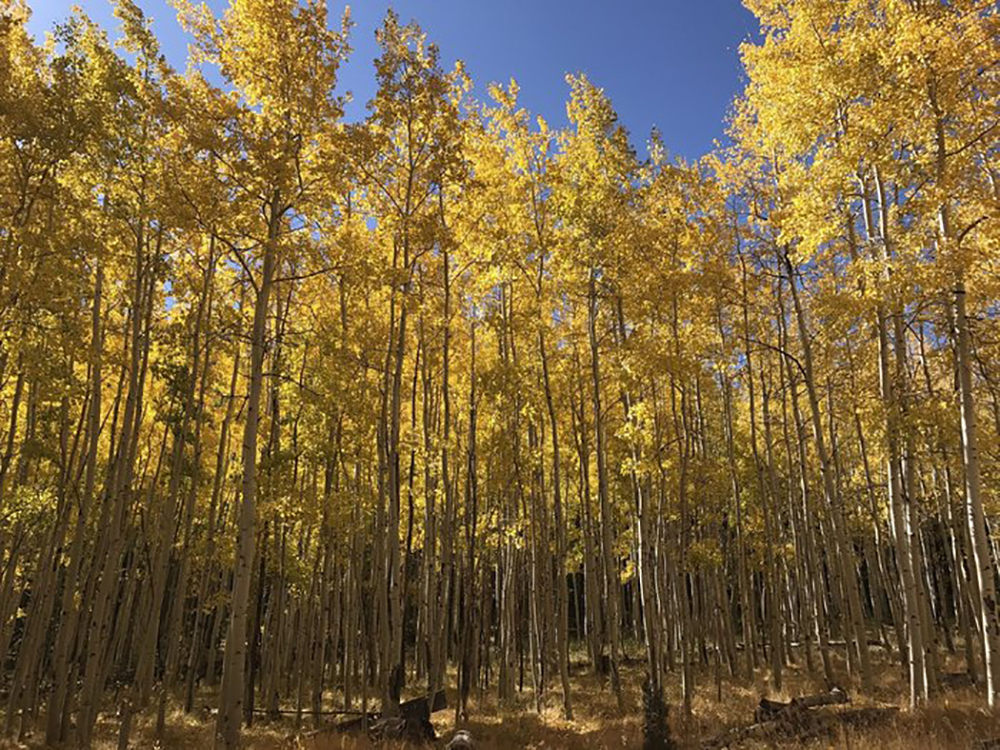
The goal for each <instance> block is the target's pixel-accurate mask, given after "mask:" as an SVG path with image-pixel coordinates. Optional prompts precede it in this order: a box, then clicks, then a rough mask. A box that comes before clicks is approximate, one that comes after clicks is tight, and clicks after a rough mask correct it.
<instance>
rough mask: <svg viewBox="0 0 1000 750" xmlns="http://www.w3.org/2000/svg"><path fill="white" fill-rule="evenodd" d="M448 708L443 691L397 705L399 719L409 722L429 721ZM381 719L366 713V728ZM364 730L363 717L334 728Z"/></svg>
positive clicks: (339, 729) (377, 713)
mask: <svg viewBox="0 0 1000 750" xmlns="http://www.w3.org/2000/svg"><path fill="white" fill-rule="evenodd" d="M446 708H448V699H447V696H446V695H445V692H444V690H438V691H437V692H436V693H434V695H421V696H418V697H416V698H411V699H410V700H408V701H403V702H402V703H400V704H399V718H401V719H403V720H409V721H410V722H419V721H422V720H426V721H428V722H429V721H430V716H431V714H433V713H434V712H436V711H443V710H444V709H446ZM380 718H381V714H380V713H379V712H377V711H370V712H369V713H368V722H367V723H368V726H373V725H374V724H375V722H377V721H378V720H379V719H380ZM364 728H365V717H364V715H362V716H359V717H358V718H356V719H351V720H349V721H342V722H340V723H339V724H337V725H335V726H334V730H335V731H337V732H360V731H362V730H363V729H364Z"/></svg>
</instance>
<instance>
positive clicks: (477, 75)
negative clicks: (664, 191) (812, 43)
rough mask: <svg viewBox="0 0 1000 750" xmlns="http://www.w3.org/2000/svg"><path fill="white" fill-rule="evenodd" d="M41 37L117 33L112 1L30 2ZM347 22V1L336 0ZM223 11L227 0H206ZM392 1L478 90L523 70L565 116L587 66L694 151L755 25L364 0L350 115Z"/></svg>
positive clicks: (163, 30)
mask: <svg viewBox="0 0 1000 750" xmlns="http://www.w3.org/2000/svg"><path fill="white" fill-rule="evenodd" d="M28 3H29V5H30V7H31V8H32V11H33V16H32V19H31V21H30V24H29V26H30V29H31V31H32V32H33V33H34V34H35V35H36V37H37V38H38V39H41V36H42V34H43V33H44V32H45V31H46V30H48V29H50V28H51V27H52V24H53V22H54V21H58V20H61V19H63V18H65V17H66V16H67V15H68V14H69V9H70V7H71V5H73V4H77V5H80V6H81V7H83V8H84V10H85V11H86V12H87V13H88V14H89V15H90V16H91V17H92V18H93V19H94V20H96V21H97V22H99V23H100V24H102V25H103V26H104V27H105V28H107V29H108V30H109V32H110V33H111V35H112V36H114V35H115V28H116V27H115V18H114V17H113V15H112V12H111V5H110V2H109V0H76V2H75V3H73V2H71V0H28ZM137 3H138V5H139V6H140V7H141V8H142V9H143V10H144V12H146V14H147V15H148V16H150V17H152V18H153V21H154V29H155V31H156V33H157V35H158V37H159V38H160V42H161V44H162V45H163V49H164V52H165V53H166V55H167V57H168V59H169V60H170V62H171V63H172V64H173V65H174V66H175V67H178V68H179V69H182V70H183V68H184V65H185V55H186V49H187V46H186V45H187V37H186V36H185V35H184V34H183V32H182V31H181V29H180V27H179V26H178V25H177V22H176V16H175V13H174V11H173V9H172V8H171V7H170V6H169V4H168V2H167V0H137ZM329 3H330V15H331V20H332V21H333V22H334V23H339V15H340V13H341V11H342V8H343V5H342V4H340V3H338V2H337V0H329ZM208 5H209V6H210V7H211V8H213V10H215V11H216V12H221V11H222V9H223V8H225V7H226V5H228V0H208ZM390 5H392V6H393V7H395V8H396V10H397V11H398V13H399V15H400V17H401V19H402V20H403V21H408V20H411V19H413V20H416V21H417V22H418V23H420V25H421V26H422V27H423V28H424V30H425V31H426V32H427V34H428V37H429V38H430V40H431V41H434V42H436V43H437V44H438V46H439V47H440V49H441V57H442V61H443V63H444V64H445V65H447V66H448V67H450V66H451V64H452V63H453V61H454V60H455V59H461V60H463V61H464V62H465V64H466V67H467V69H468V71H469V73H470V75H471V76H472V78H473V80H474V81H475V83H476V92H477V95H479V96H480V98H482V97H484V96H485V88H484V87H485V86H486V85H487V84H488V83H490V82H493V81H498V82H506V81H507V80H508V79H510V78H511V77H514V78H516V79H517V81H518V84H519V85H520V87H521V103H522V105H523V106H525V107H527V108H528V109H529V110H530V111H532V112H533V113H537V114H541V115H542V116H543V117H545V118H546V119H547V120H548V121H549V122H550V123H551V124H553V125H561V124H563V123H564V122H565V120H566V114H565V112H566V110H565V101H566V96H567V87H566V83H565V80H564V76H565V74H566V73H567V72H584V73H586V74H587V75H588V76H589V77H590V79H591V80H592V81H593V82H594V83H596V84H597V85H599V86H602V87H603V88H604V89H605V91H606V92H607V93H608V94H609V95H610V97H611V100H612V102H613V103H614V105H615V108H616V109H617V110H618V113H619V115H620V117H621V119H622V121H623V122H624V124H625V126H626V127H627V128H628V129H629V130H630V131H631V133H632V138H633V141H634V142H635V143H636V145H637V146H639V147H642V145H643V144H644V143H645V141H646V137H647V136H648V134H649V131H650V129H651V128H652V127H653V126H654V125H655V126H657V127H659V128H660V130H661V131H662V132H663V136H664V141H665V142H666V145H667V148H668V149H669V150H670V152H671V153H673V154H676V155H679V156H683V157H686V158H689V159H692V158H696V157H698V156H701V155H702V154H704V153H706V152H707V151H709V150H711V148H712V143H713V141H714V140H715V139H718V138H721V137H722V135H723V128H724V124H723V118H724V117H725V114H726V111H727V108H728V106H729V103H730V101H731V100H732V98H733V96H734V94H736V93H737V91H739V89H740V88H741V86H742V83H741V73H740V65H739V57H738V47H739V44H740V42H741V41H743V40H745V39H747V38H749V37H751V36H752V35H753V34H755V32H756V28H757V27H756V22H755V20H754V18H753V16H752V15H751V14H750V13H749V12H748V11H747V10H746V9H745V8H743V6H742V5H741V4H740V2H739V0H617V1H612V0H576V1H575V2H574V0H396V2H394V3H389V2H386V0H358V2H355V3H353V4H352V7H351V11H352V16H353V18H354V21H355V23H356V26H355V27H354V29H353V32H352V40H351V42H352V46H353V47H354V54H353V55H352V57H351V60H350V62H349V63H348V64H347V66H346V67H345V68H344V70H343V71H342V73H341V77H340V82H341V89H342V90H344V91H347V90H349V91H351V92H353V94H354V102H353V104H352V105H351V106H350V108H349V109H348V116H349V117H352V118H357V117H359V116H361V115H363V113H364V103H365V101H367V100H368V98H369V97H370V96H371V94H372V92H373V89H374V76H373V72H372V64H371V63H372V60H373V59H374V58H375V56H376V54H377V49H376V45H375V39H374V31H375V28H376V27H377V26H378V24H379V21H380V20H381V18H382V16H383V15H384V13H385V10H386V8H387V7H389V6H390Z"/></svg>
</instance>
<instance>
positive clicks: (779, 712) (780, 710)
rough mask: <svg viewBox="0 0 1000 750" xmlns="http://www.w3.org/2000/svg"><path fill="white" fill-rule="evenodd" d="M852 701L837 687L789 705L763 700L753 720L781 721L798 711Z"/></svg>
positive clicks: (802, 698) (794, 699)
mask: <svg viewBox="0 0 1000 750" xmlns="http://www.w3.org/2000/svg"><path fill="white" fill-rule="evenodd" d="M850 700H851V699H850V698H849V697H848V696H847V693H846V692H844V691H843V690H842V689H841V688H837V687H835V688H834V689H833V690H831V691H830V692H828V693H819V694H818V695H803V696H802V697H800V698H793V699H792V700H791V701H789V702H787V703H785V702H782V701H773V700H770V699H768V698H761V699H760V703H758V704H757V710H756V711H754V714H753V718H754V721H755V722H757V723H761V722H765V721H777V720H779V719H783V718H788V717H789V716H791V715H792V713H794V712H796V711H804V710H807V709H810V708H817V707H819V706H832V705H836V704H839V703H849V702H850Z"/></svg>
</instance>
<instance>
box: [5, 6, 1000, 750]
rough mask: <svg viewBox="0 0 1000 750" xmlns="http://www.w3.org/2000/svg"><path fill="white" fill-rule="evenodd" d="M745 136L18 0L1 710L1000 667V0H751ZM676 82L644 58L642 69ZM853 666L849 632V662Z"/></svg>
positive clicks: (227, 731) (416, 62)
mask: <svg viewBox="0 0 1000 750" xmlns="http://www.w3.org/2000/svg"><path fill="white" fill-rule="evenodd" d="M745 3H746V5H747V6H748V7H749V8H750V10H752V11H753V13H754V14H755V15H756V16H757V17H758V18H759V20H760V24H761V33H760V38H759V41H757V42H747V43H745V44H744V45H743V47H742V48H741V57H742V61H743V65H744V69H745V78H746V87H745V91H744V92H743V93H742V94H741V95H740V96H739V97H738V98H737V100H736V101H735V103H734V104H733V107H732V110H731V117H730V120H729V124H728V139H727V143H726V144H724V145H720V146H719V147H718V149H717V150H716V151H715V152H714V153H712V154H710V155H708V156H706V157H704V158H702V159H700V160H698V161H697V162H693V163H687V162H685V161H683V160H681V159H676V158H672V157H670V156H668V153H667V144H665V143H664V142H663V139H662V138H661V136H660V134H658V133H653V134H651V136H650V137H649V138H648V142H647V143H646V144H645V146H644V147H643V148H642V149H641V150H640V149H636V148H635V147H634V145H633V144H634V142H635V141H634V139H633V138H632V137H631V136H630V135H629V133H628V132H627V131H626V129H625V128H624V126H623V125H622V124H621V123H620V122H619V120H618V118H617V115H616V113H615V110H614V108H613V106H612V103H611V100H610V98H609V97H608V95H607V94H606V93H605V92H604V91H603V90H602V89H600V88H599V87H597V86H596V85H595V84H594V83H593V82H591V81H589V80H588V79H587V78H586V77H585V76H578V75H571V76H568V77H567V83H568V103H567V105H566V111H567V125H566V126H565V127H562V128H553V127H550V126H549V125H548V124H547V123H546V122H545V121H544V120H542V119H541V118H537V117H534V116H532V115H531V114H530V113H528V112H526V111H525V110H524V109H523V108H522V107H521V106H520V105H519V103H518V87H517V84H516V83H515V82H513V81H511V82H510V83H509V84H507V85H494V86H491V87H490V88H489V90H488V97H486V99H487V101H485V102H483V101H479V100H477V98H476V96H475V92H474V89H473V86H472V82H471V81H470V78H469V76H468V75H467V73H466V71H465V69H464V68H463V67H462V65H461V64H459V65H456V66H455V67H454V68H453V69H451V70H448V69H446V68H445V67H444V66H443V65H442V62H441V60H440V57H439V52H438V49H437V48H436V47H435V46H434V45H433V44H432V43H430V42H429V41H428V40H427V39H426V38H425V35H424V34H423V32H422V31H421V30H420V28H419V27H418V26H416V25H415V24H413V23H410V24H404V23H402V22H401V20H400V19H399V18H398V17H397V16H396V15H395V14H393V13H391V12H390V13H389V14H388V15H387V16H386V18H385V20H384V22H383V23H382V25H381V27H380V28H379V30H378V32H377V39H378V44H379V47H380V56H379V57H378V59H377V60H376V61H375V75H376V79H377V92H376V93H375V95H374V97H373V98H372V100H371V101H370V102H369V103H368V110H367V112H368V114H367V116H366V117H364V118H363V119H362V120H360V121H357V122H348V121H346V120H345V118H344V116H343V109H344V104H345V101H344V98H343V93H342V92H341V91H340V90H339V89H338V85H337V74H338V69H339V67H340V65H341V64H342V63H343V62H344V60H345V59H346V58H347V56H348V55H349V54H350V52H351V50H350V33H351V26H352V25H351V21H350V17H349V14H348V13H346V12H345V14H344V16H343V18H342V19H341V20H337V19H336V18H330V17H328V11H327V7H326V3H325V1H324V0H232V4H231V6H230V7H229V9H228V10H226V11H225V13H224V14H223V15H221V16H220V17H215V16H214V15H213V14H212V13H211V12H210V11H208V10H207V9H206V8H205V7H204V6H195V5H192V4H189V3H188V2H187V0H174V5H175V7H176V8H177V12H178V16H179V19H180V21H181V24H182V26H183V27H184V28H185V29H186V31H187V32H188V33H189V35H190V40H191V45H192V46H191V50H192V51H191V58H190V60H189V63H190V64H189V65H188V68H187V72H185V73H180V72H178V71H177V70H174V69H173V68H171V67H170V66H169V65H168V64H167V62H166V60H165V58H164V57H163V55H162V53H161V50H160V47H159V44H158V40H157V39H156V38H155V36H154V35H153V33H152V32H151V29H150V24H149V22H148V20H147V19H146V18H145V17H144V15H143V13H142V11H141V10H140V8H139V6H138V5H137V4H136V2H135V1H134V0H115V14H116V17H117V18H118V20H119V21H120V30H119V32H120V33H119V34H118V37H119V38H118V41H117V42H116V43H112V42H111V41H109V39H108V36H107V34H106V32H105V31H104V30H103V29H102V28H100V27H99V26H97V25H96V24H95V23H93V22H92V21H91V20H90V19H88V17H87V16H86V15H85V14H83V13H82V12H81V11H73V12H69V16H68V18H67V19H66V21H65V22H64V23H62V24H60V25H58V26H57V27H55V28H54V29H53V30H52V32H51V35H50V37H49V39H47V40H42V41H37V40H34V39H33V38H32V37H31V36H30V35H29V33H28V32H27V30H26V22H27V18H28V16H29V13H30V11H29V9H28V7H27V6H26V5H25V4H24V2H23V0H0V699H2V701H0V702H2V706H0V717H2V722H3V725H2V727H0V732H2V733H5V734H6V735H8V736H14V737H21V738H24V737H26V736H28V735H30V734H35V735H39V734H41V735H43V736H44V737H45V741H46V742H47V743H57V742H73V743H75V744H76V745H78V746H81V747H88V746H89V745H90V744H91V742H92V738H93V731H94V726H95V722H96V721H97V718H98V715H99V714H100V713H101V712H106V711H108V710H110V706H111V704H112V703H114V706H115V707H116V708H117V710H119V713H120V717H121V718H120V726H121V729H120V732H121V738H122V742H123V743H125V744H123V745H121V746H122V747H124V746H125V745H127V743H128V739H129V734H130V732H131V731H132V730H131V727H132V723H133V717H134V716H135V715H136V714H138V713H139V712H152V713H153V714H155V715H157V716H158V726H159V729H160V730H162V729H163V726H164V723H165V722H166V721H167V717H168V715H169V714H170V711H171V710H174V709H176V708H177V707H181V708H183V709H184V710H186V711H190V710H191V709H192V708H193V706H194V705H195V703H196V701H197V699H198V695H199V691H204V690H207V689H212V690H217V693H213V694H217V695H218V713H217V719H216V721H217V724H216V736H217V745H218V746H219V747H227V748H233V747H236V746H238V744H239V739H240V731H241V726H243V725H245V723H246V722H247V721H249V720H251V719H252V718H253V716H254V714H255V712H262V713H265V714H267V713H270V714H276V713H277V712H278V711H279V710H291V711H294V712H296V714H297V718H296V720H297V721H298V722H300V723H301V722H304V721H312V720H314V719H315V720H316V721H318V720H319V718H320V717H319V714H318V713H317V712H319V711H320V710H322V709H323V708H324V707H327V708H330V707H344V708H354V709H357V708H360V707H361V706H364V707H368V706H377V707H379V708H380V709H381V710H382V711H383V713H385V714H388V715H392V714H393V713H394V712H397V711H398V710H399V704H400V699H401V697H405V696H406V695H410V694H416V693H423V692H427V691H428V690H430V691H435V690H437V689H439V688H441V687H444V686H446V685H448V686H454V687H455V688H456V690H455V693H454V694H455V696H456V701H455V703H456V704H457V705H456V706H455V711H456V715H457V716H458V717H459V719H461V718H463V717H465V716H467V714H468V712H469V711H470V709H471V705H470V697H473V696H475V695H476V694H478V693H482V692H487V691H489V692H493V693H495V694H496V696H497V697H498V699H499V700H500V701H506V700H510V699H512V698H513V696H514V695H515V693H518V692H522V691H525V692H527V693H528V694H530V695H531V696H532V698H533V701H534V704H535V706H536V707H537V708H538V709H541V707H542V706H543V703H544V702H545V701H546V700H549V699H550V696H551V699H552V700H555V701H557V702H558V705H560V706H561V709H562V711H563V712H564V714H565V716H566V717H567V718H570V717H572V715H573V689H572V685H571V680H570V671H569V667H570V653H571V649H572V650H574V651H577V652H581V653H583V654H585V656H586V658H587V661H588V663H589V664H590V665H591V667H592V668H593V669H594V670H595V671H597V672H598V673H599V674H601V675H603V676H604V677H606V679H607V685H608V689H609V690H611V691H613V692H614V693H615V695H616V696H617V698H618V703H619V707H620V708H622V709H625V708H626V706H625V705H623V704H624V699H623V691H622V677H621V664H622V660H623V657H624V653H625V650H626V648H633V650H634V648H635V647H637V648H639V649H640V650H641V653H642V657H643V659H644V660H645V662H646V667H645V671H646V673H647V675H648V677H647V679H648V680H649V682H650V683H651V685H652V687H653V689H654V690H655V691H662V690H663V687H664V686H665V685H668V684H671V685H673V684H679V685H680V686H681V688H682V690H681V695H683V705H682V706H680V707H679V709H678V710H679V711H680V712H681V713H682V714H683V713H689V712H691V710H692V705H691V699H692V695H693V691H694V687H695V683H696V681H698V680H715V679H719V680H721V679H723V678H724V679H726V680H734V681H739V680H747V679H750V678H751V677H752V676H753V675H755V674H762V673H763V674H766V675H767V679H768V680H769V682H770V684H771V685H772V686H774V688H775V689H776V690H780V689H781V686H782V678H783V670H785V668H786V667H787V666H788V665H789V664H796V665H804V667H803V668H804V669H805V670H807V671H808V672H809V673H810V674H816V675H817V676H818V677H819V679H823V680H825V681H826V682H827V683H828V684H830V685H833V684H838V685H845V684H851V685H854V686H856V687H857V688H858V689H859V690H861V691H862V692H864V691H870V690H871V689H872V684H873V680H874V679H875V675H874V674H873V666H872V658H873V654H874V653H875V651H876V650H879V651H884V652H885V653H887V654H889V658H891V660H892V661H893V662H894V664H896V665H898V668H899V670H901V673H903V674H905V676H906V684H907V685H908V686H909V701H910V703H911V705H913V706H918V705H921V704H923V703H925V702H927V701H928V700H930V699H931V698H932V697H933V696H934V695H935V693H936V692H937V691H938V689H939V678H940V675H941V673H942V669H943V666H942V665H943V662H944V660H945V658H948V657H951V655H953V654H956V655H958V656H955V657H952V658H958V657H959V656H960V658H961V659H962V661H963V663H964V665H965V669H966V670H967V671H968V673H969V675H970V676H971V677H972V679H973V680H974V681H975V683H976V684H977V685H978V686H979V687H978V689H979V692H980V694H981V696H982V701H983V703H984V705H989V706H991V707H992V706H993V705H994V703H995V701H996V697H997V695H998V693H1000V621H998V617H1000V615H998V612H997V591H998V589H997V586H998V581H997V567H996V566H997V562H998V559H1000V547H998V545H997V539H996V535H995V534H994V527H995V524H996V523H997V522H998V518H1000V184H998V183H1000V166H998V163H997V156H998V153H1000V138H998V136H1000V114H998V84H1000V15H998V13H997V9H996V6H995V5H994V4H993V3H991V2H989V0H948V2H944V1H943V0H780V1H779V0H745ZM637 74H638V73H637ZM834 656H837V658H834Z"/></svg>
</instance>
